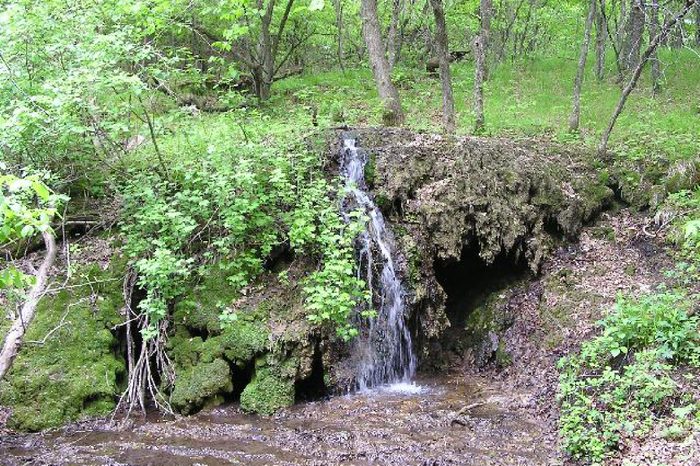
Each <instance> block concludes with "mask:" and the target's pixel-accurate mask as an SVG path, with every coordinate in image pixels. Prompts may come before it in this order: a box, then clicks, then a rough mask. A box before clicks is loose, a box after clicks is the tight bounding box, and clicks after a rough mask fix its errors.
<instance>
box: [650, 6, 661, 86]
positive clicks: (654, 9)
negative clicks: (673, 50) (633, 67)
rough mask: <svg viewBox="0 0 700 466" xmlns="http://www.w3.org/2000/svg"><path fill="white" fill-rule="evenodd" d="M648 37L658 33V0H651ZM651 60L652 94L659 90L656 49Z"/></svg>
mask: <svg viewBox="0 0 700 466" xmlns="http://www.w3.org/2000/svg"><path fill="white" fill-rule="evenodd" d="M649 15H650V18H649V37H656V35H657V34H658V33H659V0H651V11H650V12H649ZM649 60H650V61H651V81H652V90H653V93H654V95H656V94H658V93H659V91H661V69H660V66H659V54H658V53H657V52H656V49H654V51H653V52H652V53H651V56H650V57H649Z"/></svg>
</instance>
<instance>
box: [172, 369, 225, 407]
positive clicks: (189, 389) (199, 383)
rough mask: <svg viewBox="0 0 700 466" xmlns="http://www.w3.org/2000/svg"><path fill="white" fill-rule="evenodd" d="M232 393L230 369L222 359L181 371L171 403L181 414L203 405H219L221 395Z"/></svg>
mask: <svg viewBox="0 0 700 466" xmlns="http://www.w3.org/2000/svg"><path fill="white" fill-rule="evenodd" d="M231 391H233V382H232V379H231V368H230V367H229V365H228V363H227V362H226V361H224V360H223V359H215V360H214V361H212V362H208V363H202V364H198V365H196V366H193V367H190V368H188V369H186V370H181V371H180V372H179V373H178V374H177V379H176V380H175V389H174V390H173V393H172V398H171V402H172V405H173V407H174V408H176V409H178V410H179V411H180V412H182V413H183V414H190V413H192V412H194V411H195V410H197V409H199V408H201V407H203V406H205V405H215V404H219V403H220V402H221V401H222V400H223V397H221V394H223V393H231Z"/></svg>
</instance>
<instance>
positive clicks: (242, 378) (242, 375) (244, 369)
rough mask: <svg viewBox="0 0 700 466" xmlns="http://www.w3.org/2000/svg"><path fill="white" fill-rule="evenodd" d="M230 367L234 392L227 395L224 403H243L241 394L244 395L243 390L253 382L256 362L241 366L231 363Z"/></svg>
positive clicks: (252, 361)
mask: <svg viewBox="0 0 700 466" xmlns="http://www.w3.org/2000/svg"><path fill="white" fill-rule="evenodd" d="M229 367H230V368H231V382H232V384H233V390H231V392H229V393H226V394H225V396H224V401H225V402H226V403H239V402H240V401H241V393H243V390H244V389H245V388H246V387H247V386H248V384H249V383H250V382H251V381H252V380H253V374H254V373H255V360H254V359H251V360H250V361H248V362H247V363H245V364H241V365H239V364H236V363H230V364H229Z"/></svg>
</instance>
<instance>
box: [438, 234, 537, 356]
mask: <svg viewBox="0 0 700 466" xmlns="http://www.w3.org/2000/svg"><path fill="white" fill-rule="evenodd" d="M434 267H435V277H436V279H437V281H438V283H439V284H440V286H442V288H443V290H444V291H445V293H446V295H447V298H446V302H445V311H446V314H447V318H448V319H449V321H450V328H449V329H447V331H446V332H445V334H444V335H443V338H442V340H441V343H440V347H441V348H442V351H441V353H442V356H441V359H442V361H441V362H439V363H438V364H436V365H435V367H436V368H437V367H441V368H443V369H445V368H447V367H449V366H452V365H454V364H460V365H461V364H465V363H466V364H472V365H474V366H475V367H478V368H481V367H484V366H486V365H487V364H489V362H491V361H494V360H495V361H496V363H497V364H500V362H499V354H500V355H501V356H503V353H501V352H500V348H501V346H500V345H501V343H500V334H501V333H502V332H503V331H505V330H506V329H507V327H508V326H510V325H511V324H512V320H511V319H512V317H514V316H510V315H509V314H508V313H507V312H506V311H505V308H503V307H500V306H495V305H494V301H493V300H494V299H498V300H500V301H503V300H502V299H501V298H505V299H506V300H507V297H505V296H503V295H502V293H501V292H506V290H508V289H509V288H511V287H514V286H515V285H516V283H517V282H519V281H522V280H523V279H525V278H527V277H528V276H529V275H531V272H530V271H529V269H528V267H527V264H526V262H525V261H524V260H520V259H519V258H518V257H517V256H516V255H515V254H514V253H512V252H511V253H501V254H499V255H498V256H497V257H496V259H495V260H494V262H493V263H491V264H486V263H485V262H484V260H483V259H481V258H480V257H479V249H478V247H474V246H469V245H466V246H465V247H464V248H463V250H462V253H461V257H460V258H459V260H447V261H444V260H436V261H435V264H434ZM497 309H498V310H497ZM467 355H471V356H469V357H467ZM465 357H467V359H465Z"/></svg>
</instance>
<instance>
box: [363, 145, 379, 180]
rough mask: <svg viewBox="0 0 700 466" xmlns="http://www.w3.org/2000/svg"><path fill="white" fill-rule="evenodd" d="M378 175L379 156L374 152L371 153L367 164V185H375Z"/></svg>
mask: <svg viewBox="0 0 700 466" xmlns="http://www.w3.org/2000/svg"><path fill="white" fill-rule="evenodd" d="M376 177H377V156H376V155H375V154H373V153H370V154H369V158H368V160H367V163H366V164H365V182H366V183H367V186H369V187H372V186H374V181H375V179H376Z"/></svg>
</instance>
